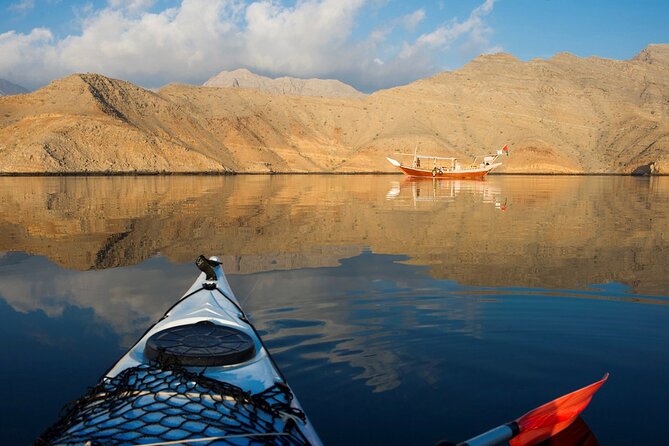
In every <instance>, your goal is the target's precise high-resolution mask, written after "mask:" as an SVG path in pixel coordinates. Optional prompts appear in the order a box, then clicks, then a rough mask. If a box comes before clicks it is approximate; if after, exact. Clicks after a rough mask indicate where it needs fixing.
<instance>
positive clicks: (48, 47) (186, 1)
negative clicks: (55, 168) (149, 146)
mask: <svg viewBox="0 0 669 446" xmlns="http://www.w3.org/2000/svg"><path fill="white" fill-rule="evenodd" d="M374 1H375V0H299V1H297V2H296V3H295V4H293V5H290V6H288V5H284V4H282V3H279V2H277V1H273V0H262V1H254V2H246V1H243V0H183V1H182V2H181V3H180V4H178V6H176V7H173V8H168V9H164V10H162V11H158V12H156V11H153V10H152V8H153V7H154V5H155V2H154V1H152V0H109V1H108V3H107V5H106V6H105V7H104V8H102V9H98V10H92V9H90V8H89V9H86V10H84V11H80V12H79V15H80V16H81V17H80V21H79V25H78V26H79V29H78V32H77V33H74V34H71V35H67V36H64V37H60V38H57V37H56V36H55V35H54V33H53V32H52V31H51V30H49V29H47V28H34V29H32V30H31V31H30V32H29V33H19V32H15V31H8V32H4V33H0V77H2V78H6V79H8V80H10V81H12V82H16V83H19V84H22V85H26V86H29V87H33V88H34V87H37V86H41V85H44V84H45V83H48V82H49V81H51V80H53V79H55V78H58V77H62V76H64V75H67V74H70V73H73V72H97V73H102V74H104V75H107V76H111V77H117V78H121V79H126V80H130V81H132V82H135V83H138V84H140V85H143V86H146V87H155V86H160V85H163V84H165V83H168V82H188V83H197V84H199V83H202V82H203V81H204V80H206V79H207V78H209V77H210V76H212V75H214V74H216V73H217V72H219V71H221V70H230V69H236V68H240V67H245V68H248V69H250V70H251V71H254V72H258V73H261V74H265V75H269V76H283V75H287V76H295V77H303V78H305V77H320V78H334V79H339V80H342V81H344V82H346V83H349V84H352V85H353V86H355V87H356V88H358V89H361V90H363V91H372V90H376V89H379V88H385V87H390V86H395V85H400V84H403V83H407V82H411V81H413V80H415V79H418V78H420V77H424V76H426V75H430V74H433V73H435V72H437V71H440V70H442V69H444V67H446V66H448V64H449V60H450V58H452V57H453V55H455V54H458V55H462V54H463V52H464V53H466V54H467V55H468V56H475V55H477V54H480V53H482V52H490V51H492V50H496V49H498V47H495V46H494V45H492V44H491V42H490V38H491V35H492V30H491V29H490V28H489V27H488V26H487V25H486V23H485V18H486V16H487V15H488V14H490V13H491V12H492V10H493V6H494V1H495V0H485V2H484V3H482V4H481V5H480V6H478V7H477V8H475V9H474V10H472V11H471V12H470V14H469V16H468V17H466V18H465V19H463V20H458V19H455V18H453V19H450V20H448V21H442V22H441V24H440V25H438V26H436V27H435V28H434V29H430V30H427V32H423V33H421V34H418V35H416V34H417V33H416V32H413V31H415V30H416V29H417V28H418V27H419V25H420V26H421V27H424V26H423V25H424V22H425V20H426V16H427V13H426V11H425V10H424V9H422V8H421V9H418V10H416V11H414V12H413V13H411V14H408V15H405V16H401V17H396V18H390V19H388V20H386V21H385V22H384V23H382V24H381V25H378V26H376V27H374V28H369V29H365V28H364V26H363V25H364V23H365V21H366V14H367V13H369V8H371V7H374V6H373V5H372V4H373V3H374ZM24 3H26V2H24ZM30 3H32V2H30ZM376 3H377V4H378V2H376ZM38 7H39V6H38ZM376 7H379V8H383V7H384V6H383V5H381V6H378V5H377V6H376ZM361 30H362V32H361ZM407 34H409V36H408V37H407V36H406V35H407ZM398 36H402V37H398Z"/></svg>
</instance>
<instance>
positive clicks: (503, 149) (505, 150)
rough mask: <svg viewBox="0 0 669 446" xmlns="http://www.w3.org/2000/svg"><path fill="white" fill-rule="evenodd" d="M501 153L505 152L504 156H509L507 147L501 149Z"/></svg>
mask: <svg viewBox="0 0 669 446" xmlns="http://www.w3.org/2000/svg"><path fill="white" fill-rule="evenodd" d="M502 152H506V156H509V146H504V147H502Z"/></svg>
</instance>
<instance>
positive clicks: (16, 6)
mask: <svg viewBox="0 0 669 446" xmlns="http://www.w3.org/2000/svg"><path fill="white" fill-rule="evenodd" d="M33 8H35V0H21V1H18V2H16V3H11V4H10V5H9V6H8V7H7V9H8V10H9V11H11V12H15V13H17V14H25V13H27V12H28V11H30V10H31V9H33Z"/></svg>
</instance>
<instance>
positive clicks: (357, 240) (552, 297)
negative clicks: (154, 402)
mask: <svg viewBox="0 0 669 446" xmlns="http://www.w3.org/2000/svg"><path fill="white" fill-rule="evenodd" d="M0 253H1V254H0V336H1V337H2V339H3V342H2V343H0V358H2V359H1V361H2V363H1V367H0V383H2V395H3V398H0V432H3V443H4V444H27V443H29V442H30V441H31V440H32V439H34V438H35V437H36V435H38V434H39V433H40V432H41V430H42V429H44V428H45V427H46V426H48V425H49V424H50V423H52V422H53V421H54V420H55V419H56V417H57V414H58V411H59V409H60V408H61V407H62V405H63V404H64V403H65V402H67V401H69V400H71V399H74V398H76V397H78V396H79V395H80V394H81V393H83V391H84V390H85V389H86V387H87V386H89V385H92V384H94V383H95V382H96V381H97V379H98V378H99V376H100V374H101V373H103V372H104V371H105V370H106V369H107V368H108V367H109V366H110V365H111V364H112V363H113V362H114V361H115V360H116V359H117V358H118V357H119V356H120V355H122V354H123V353H124V351H125V350H126V349H127V348H128V347H129V346H130V345H131V344H132V343H133V342H134V341H135V340H136V339H137V338H138V337H139V336H140V335H141V334H142V333H143V332H144V330H145V329H146V328H147V327H148V326H149V325H150V324H151V323H153V322H154V321H155V320H156V319H157V318H159V317H160V316H161V315H162V314H163V313H164V311H165V310H166V309H167V308H168V307H169V306H170V305H171V304H172V303H173V302H174V300H175V299H176V298H177V297H178V296H179V295H181V294H182V293H183V292H184V291H185V290H186V288H187V287H188V286H189V285H190V284H191V283H192V281H193V280H194V277H195V275H196V273H197V271H196V269H195V268H194V266H193V260H194V259H195V257H196V256H197V255H198V254H200V253H205V254H220V255H221V257H222V259H223V261H224V265H223V266H224V268H225V270H226V272H228V275H229V280H230V282H231V285H232V287H233V289H234V290H235V292H236V294H237V296H238V298H239V299H240V300H241V301H242V304H243V306H244V307H245V308H246V309H247V311H248V312H249V313H250V314H251V317H252V319H253V320H254V322H255V324H256V326H257V328H258V329H259V330H260V332H261V334H262V335H263V338H264V339H265V341H266V343H267V345H268V347H269V348H270V349H271V350H272V351H273V352H274V354H275V357H276V359H277V361H278V363H279V364H280V366H281V367H282V370H283V371H284V373H285V375H286V376H287V378H288V380H289V382H290V384H291V386H292V387H293V389H294V390H295V392H296V394H297V395H298V397H299V399H300V401H301V402H302V404H303V406H304V407H305V409H306V411H307V412H308V414H309V416H310V417H311V419H312V421H313V422H314V424H315V426H316V428H317V429H318V431H319V433H320V435H321V437H322V438H323V440H324V441H325V442H326V443H327V444H333V445H337V444H341V445H347V444H434V443H435V442H436V441H437V440H439V439H452V440H462V439H464V438H466V437H467V436H471V435H473V434H476V433H478V432H480V431H482V430H485V429H486V428H489V427H493V426H495V425H497V424H499V423H501V422H504V421H508V420H509V419H513V418H515V417H517V416H519V415H521V414H522V413H524V412H526V411H527V410H529V409H531V408H533V407H536V406H538V405H539V404H541V403H543V402H546V401H548V400H550V399H552V398H555V397H557V396H559V395H561V394H563V393H566V392H568V391H571V390H574V389H576V388H578V387H581V386H583V385H586V384H588V383H590V382H593V381H595V380H597V379H599V378H600V377H601V376H602V375H603V374H604V372H610V373H611V378H610V380H609V382H608V383H607V384H605V386H604V387H603V388H602V390H601V391H600V392H599V393H598V394H597V396H596V397H595V399H594V400H593V402H592V404H591V406H590V407H589V408H588V409H587V411H586V412H585V413H584V416H583V420H584V421H585V423H587V426H589V429H590V430H591V435H594V436H595V437H596V438H597V439H598V440H599V442H600V443H601V444H605V445H632V444H650V443H655V444H657V443H662V442H664V437H665V432H664V428H663V424H664V422H665V416H666V413H667V412H666V407H667V405H668V404H669V382H667V380H666V376H667V373H668V372H669V355H667V349H668V347H669V297H668V296H669V178H664V177H662V178H650V179H648V178H627V177H528V176H519V177H512V176H494V177H489V178H488V179H487V180H485V181H452V182H448V181H443V182H435V183H433V182H432V181H431V180H428V181H427V182H410V181H407V180H405V179H404V178H402V177H399V176H239V177H141V178H119V177H115V178H0ZM582 426H583V425H582ZM587 426H586V427H585V428H584V429H585V431H586V432H587ZM565 444H569V443H565Z"/></svg>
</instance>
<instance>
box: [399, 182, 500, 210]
mask: <svg viewBox="0 0 669 446" xmlns="http://www.w3.org/2000/svg"><path fill="white" fill-rule="evenodd" d="M403 191H404V192H403ZM409 194H410V195H411V197H412V198H413V204H414V207H416V206H419V203H421V202H434V201H443V202H454V201H455V200H456V199H457V197H458V196H459V195H469V196H471V198H476V197H480V199H481V203H484V204H494V205H495V208H496V209H498V210H500V211H505V210H506V208H507V202H508V200H507V199H506V197H504V199H502V189H501V187H500V185H499V183H498V182H495V181H485V180H439V179H434V178H404V179H403V180H402V181H393V182H391V186H390V190H389V191H388V193H387V194H386V198H387V199H388V200H394V199H397V198H400V199H406V196H408V195H409ZM468 198H470V197H466V198H465V199H468Z"/></svg>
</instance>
